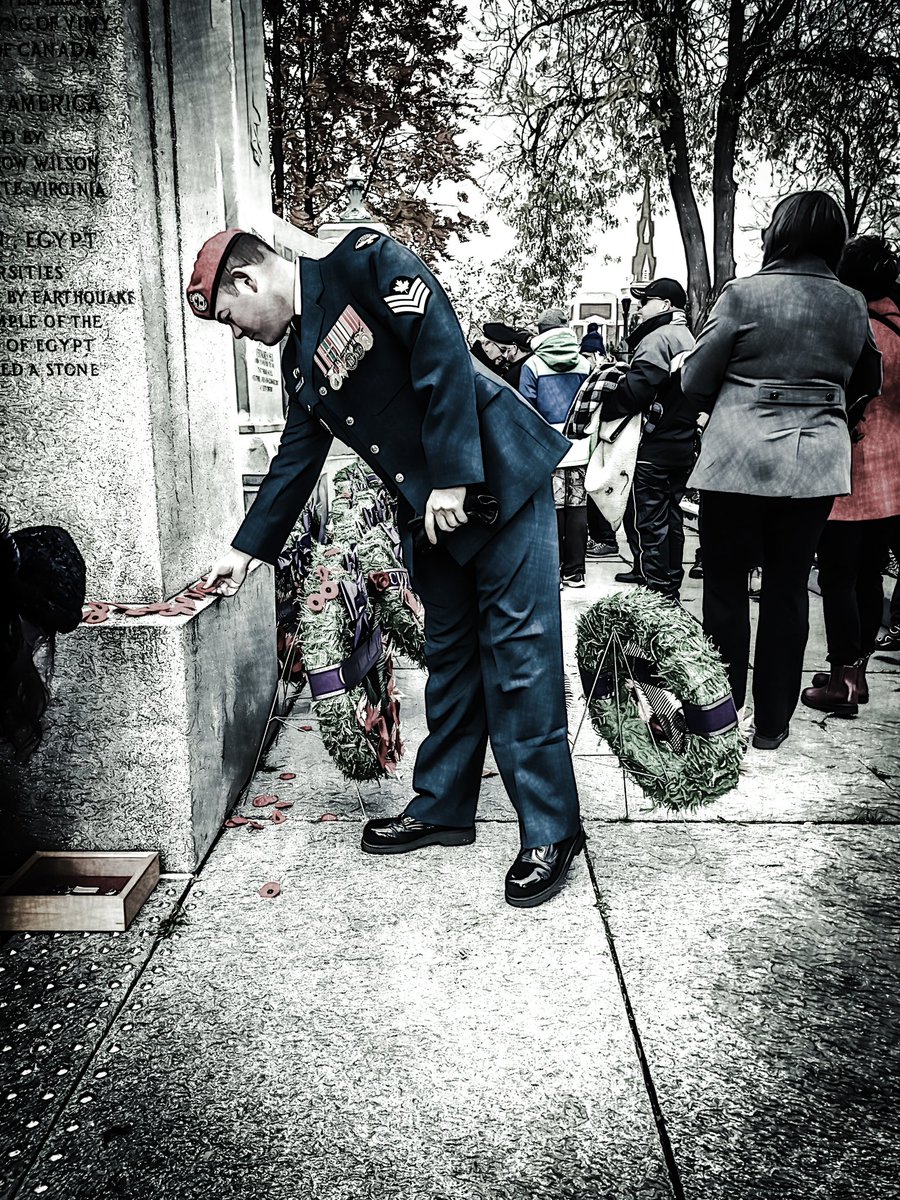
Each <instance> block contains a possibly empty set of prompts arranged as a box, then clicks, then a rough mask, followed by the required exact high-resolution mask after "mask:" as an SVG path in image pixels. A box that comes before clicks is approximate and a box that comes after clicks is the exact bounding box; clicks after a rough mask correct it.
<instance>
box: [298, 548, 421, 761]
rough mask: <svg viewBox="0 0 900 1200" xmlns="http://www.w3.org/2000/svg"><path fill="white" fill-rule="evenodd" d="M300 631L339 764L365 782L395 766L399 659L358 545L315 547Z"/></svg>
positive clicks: (399, 748)
mask: <svg viewBox="0 0 900 1200" xmlns="http://www.w3.org/2000/svg"><path fill="white" fill-rule="evenodd" d="M300 630H301V639H302V643H303V658H304V662H305V665H306V675H307V679H308V682H309V687H310V692H311V694H312V698H313V700H314V701H315V704H316V716H317V717H318V721H319V732H320V734H321V736H322V741H323V743H324V745H325V748H326V750H327V751H328V753H329V754H330V755H331V757H332V759H333V760H334V763H335V765H336V766H337V767H338V769H339V770H340V771H341V772H342V774H344V775H345V776H346V777H347V778H348V779H356V780H359V781H363V780H369V779H377V778H379V777H380V776H383V775H386V774H388V773H390V772H392V771H393V770H394V769H395V768H396V765H397V763H398V762H399V760H400V757H401V755H402V753H403V744H402V742H401V740H400V709H399V703H398V699H397V696H396V693H395V690H394V673H393V664H392V661H391V657H390V655H388V654H385V653H384V647H383V642H382V633H381V627H380V626H379V625H378V624H377V623H376V622H375V621H374V620H373V618H372V611H371V605H370V603H369V597H368V589H367V586H366V580H365V577H364V575H363V572H362V568H361V566H360V562H359V558H358V556H357V555H356V552H355V551H354V550H352V549H349V548H347V547H342V546H339V545H331V546H314V547H313V549H312V557H311V562H310V569H309V571H308V572H307V574H306V576H305V579H304V586H303V603H302V606H301V618H300Z"/></svg>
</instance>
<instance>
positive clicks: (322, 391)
mask: <svg viewBox="0 0 900 1200" xmlns="http://www.w3.org/2000/svg"><path fill="white" fill-rule="evenodd" d="M319 395H320V396H327V395H328V388H327V387H320V388H319Z"/></svg>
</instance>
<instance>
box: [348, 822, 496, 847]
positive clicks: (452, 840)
mask: <svg viewBox="0 0 900 1200" xmlns="http://www.w3.org/2000/svg"><path fill="white" fill-rule="evenodd" d="M474 841H475V826H474V825H470V826H469V827H468V828H467V829H460V828H458V826H455V825H429V824H427V823H426V822H425V821H417V820H416V818H415V817H408V816H407V815H406V813H401V814H400V816H399V817H385V818H383V819H382V820H379V821H367V822H366V824H365V826H364V827H363V834H362V841H361V842H360V846H361V848H362V849H363V850H365V852H366V853H367V854H405V853H406V851H407V850H418V849H419V847H420V846H471V844H472V843H473V842H474Z"/></svg>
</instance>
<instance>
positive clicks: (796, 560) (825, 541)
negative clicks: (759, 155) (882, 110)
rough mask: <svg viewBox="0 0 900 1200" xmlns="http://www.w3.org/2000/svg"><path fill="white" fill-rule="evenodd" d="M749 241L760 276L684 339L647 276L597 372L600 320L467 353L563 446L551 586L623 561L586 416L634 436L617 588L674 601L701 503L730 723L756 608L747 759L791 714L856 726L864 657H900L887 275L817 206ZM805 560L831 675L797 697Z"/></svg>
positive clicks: (893, 277) (779, 213)
mask: <svg viewBox="0 0 900 1200" xmlns="http://www.w3.org/2000/svg"><path fill="white" fill-rule="evenodd" d="M762 241H763V261H762V266H761V269H760V270H759V271H758V272H756V273H755V274H754V275H751V276H749V277H747V278H742V279H736V280H733V281H732V282H731V283H729V284H727V285H726V287H725V288H724V289H723V291H722V293H721V295H720V296H719V297H718V299H717V300H716V302H715V304H714V305H713V307H712V309H711V311H710V313H709V316H708V318H707V319H706V321H705V322H702V323H701V327H700V328H699V331H698V334H697V337H696V340H695V338H694V336H693V334H692V333H691V330H690V327H689V323H688V319H687V315H686V309H687V297H686V294H685V290H684V288H683V286H682V285H681V283H679V282H678V281H677V280H674V279H668V278H660V279H655V280H653V281H651V282H650V283H648V284H645V285H642V286H640V285H639V286H635V287H633V288H632V294H633V296H634V298H635V300H636V302H637V306H636V313H635V318H634V321H633V325H632V328H631V329H630V330H628V331H626V337H625V342H626V347H627V348H626V349H625V353H620V354H607V351H606V347H605V346H604V344H603V339H602V336H601V335H600V331H599V326H598V325H596V324H595V325H592V326H588V332H587V334H586V335H585V337H584V338H583V339H582V341H581V343H580V345H579V343H578V341H577V339H576V337H575V334H574V332H573V331H572V329H571V328H570V327H569V325H568V323H567V320H566V314H565V313H564V312H563V311H562V310H561V309H549V310H547V311H545V312H543V313H541V314H540V316H539V317H538V318H537V321H536V327H535V329H534V330H529V329H523V328H516V327H513V326H510V325H507V324H505V323H503V322H492V323H488V324H486V325H484V326H483V327H482V329H481V331H480V336H479V337H478V338H477V339H476V341H475V343H474V344H473V346H472V352H473V354H474V355H475V356H476V357H477V358H479V360H480V361H481V362H483V363H485V364H486V365H488V366H489V367H490V368H491V369H492V370H493V371H495V372H497V373H498V374H501V375H503V376H505V378H506V379H507V381H509V382H512V383H513V386H515V387H516V388H517V390H518V391H519V393H520V395H522V396H523V397H524V398H525V399H526V400H527V401H529V402H530V403H531V404H532V405H533V406H534V407H535V408H536V409H537V410H538V412H540V413H541V415H542V416H543V417H544V418H545V419H546V420H547V421H548V422H550V424H552V425H553V426H554V427H555V428H556V429H558V430H560V431H562V432H564V433H565V434H566V436H567V437H569V439H570V441H571V449H570V451H569V452H568V453H567V455H566V456H565V458H564V459H563V460H562V462H561V463H560V465H559V467H558V468H557V469H556V470H555V471H554V485H553V491H554V501H555V505H556V515H557V527H558V537H559V559H560V586H561V587H562V588H579V587H584V586H585V566H586V560H588V559H591V558H602V557H605V556H607V555H614V554H617V553H618V551H619V548H618V544H617V535H616V529H615V528H614V527H613V525H612V524H611V523H610V522H609V520H607V519H606V517H605V516H604V514H603V513H602V512H601V511H600V507H602V502H601V505H600V507H598V505H597V504H596V503H595V498H594V496H592V495H591V494H590V493H589V492H588V490H587V488H586V486H585V485H586V470H587V463H588V461H589V457H590V454H591V450H592V443H591V441H590V438H589V437H588V436H586V429H587V428H588V426H589V419H590V416H591V414H592V413H593V412H594V411H595V410H596V416H597V420H600V421H603V422H606V421H616V420H619V419H621V420H622V421H623V422H624V421H627V420H628V418H631V417H635V416H636V417H638V419H639V421H640V433H639V438H638V440H637V448H636V456H635V461H634V465H633V476H632V481H631V488H630V494H629V497H628V504H627V507H626V509H625V513H624V519H623V521H622V524H623V527H624V531H625V536H626V538H627V542H628V547H629V550H630V553H631V557H632V561H633V565H632V566H631V568H629V569H628V570H626V571H622V572H620V573H618V574H617V575H616V576H615V579H616V581H617V582H619V583H624V584H634V585H641V586H645V587H647V588H649V589H651V590H652V591H655V592H658V593H660V594H662V595H664V596H667V597H669V598H670V599H672V600H673V601H676V602H677V601H678V599H679V594H680V588H681V584H682V581H683V578H684V545H685V538H684V517H683V509H682V502H683V500H684V498H685V495H686V494H688V493H689V490H690V491H691V492H693V493H698V494H699V533H700V551H698V555H697V559H696V560H695V563H694V565H693V566H692V567H691V570H690V574H691V575H692V576H694V577H697V578H702V579H703V580H704V587H703V625H704V629H705V631H706V633H707V634H708V635H709V636H710V638H711V639H712V641H713V642H714V644H715V645H716V646H717V647H718V648H719V650H720V651H721V653H722V656H723V659H724V660H725V662H726V664H727V669H728V674H729V680H730V683H731V688H732V692H733V695H734V699H735V703H736V704H737V705H738V706H741V705H743V704H744V702H745V699H746V695H747V688H748V676H749V666H750V663H751V647H750V642H751V629H750V608H749V600H750V598H751V597H753V598H754V599H756V600H758V602H759V623H758V628H757V634H756V645H755V649H754V653H753V657H752V662H753V667H754V671H753V687H752V691H753V703H754V712H755V734H754V744H755V745H756V746H757V747H758V748H761V749H776V748H777V747H778V746H779V745H781V743H782V742H783V741H784V740H785V738H787V736H788V734H789V727H790V719H791V715H792V714H793V712H794V709H795V708H796V705H797V702H798V699H799V700H801V701H802V703H803V704H804V705H807V706H808V707H811V708H815V709H819V710H821V711H824V712H829V713H834V714H837V715H841V716H852V715H855V714H856V713H857V712H858V706H859V705H860V704H865V703H866V701H867V700H868V685H867V681H866V664H867V662H868V657H869V655H870V654H871V652H872V651H873V650H875V649H879V650H882V651H884V650H900V585H898V586H897V587H896V588H895V591H894V597H893V601H892V605H891V617H890V626H889V628H888V630H887V631H886V632H885V633H883V634H881V635H880V636H879V630H880V628H881V623H882V609H883V580H882V575H883V572H884V571H885V569H886V567H887V563H888V559H889V555H890V553H891V552H893V553H894V555H897V553H898V549H900V469H898V465H897V464H898V461H900V284H898V275H900V261H898V257H897V252H896V250H895V248H894V247H893V246H892V245H891V244H890V243H889V242H888V241H887V240H886V239H884V238H882V237H877V236H857V237H854V238H852V239H849V240H848V227H847V222H846V218H845V216H844V213H843V211H842V210H841V208H840V207H839V205H838V204H837V203H836V202H835V201H834V200H833V199H832V198H831V197H830V196H829V195H827V194H826V193H824V192H816V191H811V192H798V193H795V194H793V195H791V196H787V197H785V198H784V199H783V200H782V201H780V202H779V204H778V205H777V206H776V208H775V210H774V212H773V214H772V219H771V221H770V223H769V225H768V227H767V228H766V230H765V231H764V233H763V239H762ZM529 351H530V354H529ZM595 426H596V421H595ZM815 562H817V564H818V578H819V585H820V589H821V593H822V601H823V609H824V617H825V626H826V638H827V649H828V669H827V670H823V671H821V672H817V673H816V674H815V675H814V676H813V678H812V680H811V681H810V684H809V686H808V687H806V688H803V689H802V690H801V687H802V678H801V676H802V668H803V656H804V651H805V649H806V642H807V638H808V631H809V626H808V579H809V572H810V568H811V566H812V565H813V564H814V563H815ZM754 584H755V585H756V586H754Z"/></svg>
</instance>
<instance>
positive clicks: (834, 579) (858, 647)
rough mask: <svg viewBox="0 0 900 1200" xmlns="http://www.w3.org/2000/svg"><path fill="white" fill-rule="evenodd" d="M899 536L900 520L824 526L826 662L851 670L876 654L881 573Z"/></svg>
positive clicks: (821, 579) (821, 551) (822, 586)
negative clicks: (854, 664) (859, 662)
mask: <svg viewBox="0 0 900 1200" xmlns="http://www.w3.org/2000/svg"><path fill="white" fill-rule="evenodd" d="M898 531H900V517H884V518H882V519H881V520H873V521H828V522H826V524H825V528H824V529H823V531H822V537H821V538H820V540H819V550H818V561H819V587H820V589H821V591H822V612H823V615H824V617H825V636H826V640H827V642H828V661H829V662H830V663H833V664H834V665H835V666H842V667H846V666H849V665H851V664H852V663H855V662H856V661H857V660H858V659H860V658H863V657H864V656H866V655H868V654H871V652H872V650H873V649H874V648H875V639H876V637H877V636H878V630H879V629H880V628H881V617H882V612H883V608H884V583H883V581H882V578H881V573H882V571H883V570H884V568H885V567H886V566H887V559H888V551H889V548H890V545H891V543H892V541H894V542H896V541H897V540H898V536H897V535H898ZM892 619H893V617H892Z"/></svg>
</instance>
